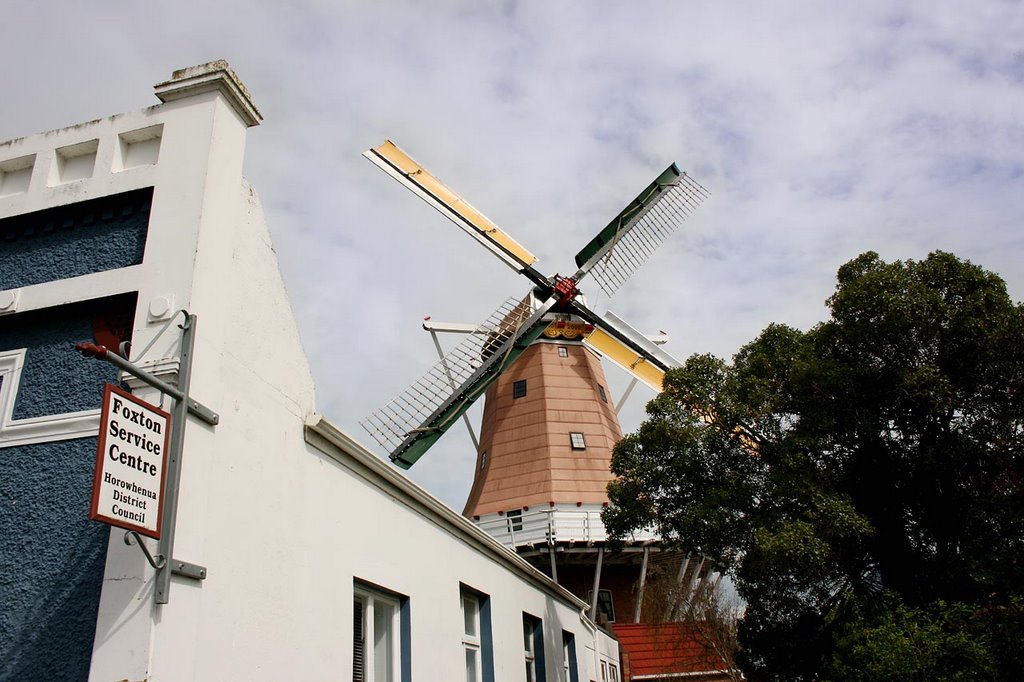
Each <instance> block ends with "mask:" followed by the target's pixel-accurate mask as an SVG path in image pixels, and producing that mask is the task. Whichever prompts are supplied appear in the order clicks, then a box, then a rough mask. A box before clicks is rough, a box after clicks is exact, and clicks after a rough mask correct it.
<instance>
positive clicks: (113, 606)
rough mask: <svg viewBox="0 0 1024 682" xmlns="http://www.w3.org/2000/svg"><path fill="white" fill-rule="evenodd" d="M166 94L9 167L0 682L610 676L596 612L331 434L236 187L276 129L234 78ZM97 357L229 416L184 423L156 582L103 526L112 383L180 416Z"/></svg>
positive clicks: (39, 141) (203, 72)
mask: <svg viewBox="0 0 1024 682" xmlns="http://www.w3.org/2000/svg"><path fill="white" fill-rule="evenodd" d="M156 94H157V96H158V98H159V99H160V100H161V103H160V104H158V105H156V106H153V107H150V108H147V109H143V110H141V111H136V112H132V113H128V114H121V115H116V116H111V117H108V118H104V119H101V120H97V121H92V122H89V123H83V124H81V125H77V126H72V127H69V128H65V129H62V130H57V131H51V132H49V133H43V134H39V135H33V136H29V137H25V138H20V139H17V140H13V141H10V142H6V143H2V144H0V235H2V238H3V243H2V245H0V564H2V570H0V575H2V578H0V603H2V604H4V608H3V610H2V612H0V679H18V680H20V679H47V680H65V679H66V680H85V679H90V680H97V681H104V682H109V681H113V680H142V679H145V680H150V681H159V680H172V681H178V680H213V679H216V680H225V679H227V680H230V679H239V680H241V679H245V680H281V679H328V678H340V679H348V674H349V670H351V671H352V676H353V677H352V679H354V680H359V679H366V680H404V681H408V680H412V679H419V680H462V679H466V680H472V681H479V682H486V681H489V680H498V681H501V680H524V679H537V680H571V681H573V682H577V681H586V680H598V679H600V677H599V675H600V670H601V669H602V665H603V666H604V667H605V668H607V667H608V666H609V665H616V666H617V665H618V649H617V643H616V642H615V641H614V639H613V638H611V637H610V636H608V634H607V633H605V632H604V631H603V630H601V629H600V628H597V627H595V625H594V624H593V622H591V620H590V619H589V618H588V616H587V604H586V603H585V602H584V601H583V600H580V599H578V598H577V597H575V596H573V595H572V594H571V593H570V592H569V591H568V590H566V589H564V588H562V587H560V586H559V585H558V584H557V583H556V582H554V581H552V580H550V579H549V578H548V577H547V576H545V575H544V574H543V573H542V572H541V571H539V570H537V569H536V568H534V567H533V566H531V565H530V564H529V563H528V562H527V561H525V560H523V559H522V558H521V557H519V556H517V555H516V554H515V553H514V552H512V551H510V550H509V549H507V548H506V547H505V546H503V545H502V544H501V543H500V542H498V541H496V540H495V539H494V538H492V537H491V536H489V535H488V534H487V533H485V532H483V531H481V530H480V529H479V528H477V527H476V526H475V525H474V524H472V523H471V522H470V521H469V520H467V519H464V518H463V517H462V516H460V515H459V514H457V513H456V512H454V511H452V510H450V509H448V508H447V507H445V506H444V505H443V504H441V503H440V502H438V501H437V500H436V499H435V498H433V497H432V496H431V495H429V494H428V493H426V492H425V491H423V490H422V489H420V488H419V487H417V486H416V485H415V484H413V483H411V482H410V481H409V480H407V479H406V478H404V477H403V476H401V475H400V474H399V473H398V472H397V471H396V470H395V469H393V468H392V467H391V466H389V465H387V464H385V463H384V462H382V461H381V460H380V459H379V458H377V457H376V456H374V455H373V454H372V453H371V452H370V451H368V450H367V449H366V448H364V447H363V446H362V445H360V444H359V443H357V442H356V441H354V440H352V439H351V438H350V437H349V436H348V435H346V434H345V433H343V432H342V431H340V430H339V429H338V428H337V427H335V426H334V425H332V424H331V423H330V421H328V420H327V419H326V418H324V417H322V416H320V415H318V414H317V413H316V411H315V396H314V389H313V379H312V377H311V376H310V371H309V367H308V364H307V362H306V360H305V356H304V355H303V352H302V347H301V344H300V342H299V337H298V333H297V330H296V327H295V323H294V320H293V317H292V314H291V310H290V307H289V304H288V300H287V297H286V294H285V290H284V287H283V284H282V281H281V278H280V274H279V272H278V269H277V263H276V259H275V256H274V252H273V249H272V246H271V241H270V237H269V233H268V232H267V229H266V226H265V223H264V220H263V214H262V210H261V208H260V204H259V200H258V198H257V195H256V193H255V191H254V190H253V189H252V187H250V186H249V185H248V184H247V183H246V182H245V181H244V179H243V178H242V161H243V157H244V151H245V144H246V133H247V130H248V129H249V128H251V127H253V126H255V125H258V124H259V123H260V121H261V116H260V114H259V111H258V110H257V108H256V107H255V105H254V104H253V100H252V98H251V97H250V95H249V93H248V91H247V90H246V88H245V86H244V85H243V84H242V83H241V81H240V80H239V79H238V78H237V77H236V76H235V74H234V73H233V72H232V71H231V70H230V69H229V68H228V66H227V65H226V64H225V63H223V62H213V63H210V64H205V65H201V66H198V67H192V68H190V69H183V70H181V71H177V72H175V73H174V75H173V77H172V78H171V79H170V80H168V81H166V82H164V83H161V84H159V85H157V86H156ZM182 311H187V313H188V314H191V315H194V316H195V324H194V325H192V326H191V327H190V329H189V333H190V334H191V338H192V340H193V342H194V347H193V348H192V349H191V351H190V352H188V353H185V352H183V350H184V349H185V348H186V346H185V345H184V344H183V338H184V335H185V332H184V331H183V330H182V329H181V325H182V323H183V322H184V321H185V320H186V319H187V318H186V316H185V313H183V312H182ZM82 341H88V342H92V343H96V344H101V345H103V346H105V347H106V348H108V349H109V350H110V351H115V350H116V349H119V348H121V349H123V353H124V355H126V356H127V357H128V358H129V360H130V361H131V362H132V363H134V364H135V365H136V366H138V367H140V368H142V369H144V370H145V371H146V372H148V373H150V374H151V375H153V376H155V377H157V378H158V379H160V380H162V381H165V382H167V383H169V384H171V385H174V384H176V383H177V382H178V381H179V380H181V379H182V378H183V377H184V376H186V375H189V369H190V382H189V395H190V397H191V398H192V399H194V400H195V401H198V402H199V403H201V404H202V405H203V406H205V407H206V408H208V409H209V410H211V411H212V412H214V413H216V416H217V420H216V421H217V423H216V424H209V423H206V422H204V421H202V420H199V419H196V418H194V417H190V418H189V419H188V420H187V426H186V429H185V431H184V445H183V450H182V454H181V457H180V462H179V464H180V484H179V485H178V486H177V505H176V510H175V513H176V522H175V523H174V524H173V528H174V533H173V538H174V544H173V547H172V549H171V551H170V554H171V555H170V556H166V557H164V559H165V560H166V561H167V562H168V563H167V564H166V565H165V566H164V567H163V568H158V569H157V568H154V567H153V565H152V564H151V562H150V561H149V560H148V559H147V556H146V554H145V553H143V552H142V551H141V548H140V546H139V544H138V543H139V542H142V543H144V546H145V547H146V548H147V549H148V551H149V553H150V554H151V555H155V554H159V552H160V550H161V548H166V547H167V545H166V544H165V543H166V542H167V538H166V535H165V538H164V539H163V540H162V541H161V543H160V544H158V543H157V542H156V541H154V540H151V539H145V538H141V537H138V536H134V537H133V536H130V535H126V533H125V531H124V530H122V529H120V528H111V527H109V526H107V525H104V524H101V523H98V522H95V521H89V520H88V519H87V516H88V512H89V502H90V492H91V483H92V477H93V473H94V466H95V461H96V444H97V434H98V429H99V408H100V401H101V396H102V390H103V386H104V384H105V383H108V382H114V383H122V384H123V385H125V386H127V387H129V388H130V389H131V390H132V392H133V393H134V394H135V395H136V396H138V397H140V398H142V399H144V400H146V401H148V402H149V403H151V404H153V405H157V406H162V407H164V409H169V408H170V407H171V405H172V404H173V403H174V401H173V400H172V399H170V398H168V397H167V396H166V395H163V394H162V393H161V392H160V391H158V390H157V389H155V388H153V387H151V386H150V385H148V384H147V383H145V382H143V381H140V380H138V379H136V378H134V377H133V376H131V375H130V374H126V373H119V371H118V369H117V368H116V367H115V366H113V365H112V364H109V363H106V362H102V361H100V360H97V359H93V358H86V357H83V356H82V355H80V354H78V353H75V352H74V351H73V344H74V343H76V342H82ZM124 342H129V343H130V347H129V346H128V345H124ZM165 513H167V510H166V509H165ZM395 538H401V541H400V542H396V541H395ZM424 557H429V558H430V561H424ZM155 563H156V564H157V565H159V564H160V562H159V557H157V561H156V562H155ZM167 571H172V573H171V574H170V583H169V586H168V587H167V589H166V591H165V592H160V589H161V588H159V584H160V581H161V580H162V579H163V578H164V577H165V576H166V575H168V573H166V572H167ZM158 593H160V594H164V596H165V599H164V601H166V603H157V601H158V599H157V595H158ZM531 675H532V677H531Z"/></svg>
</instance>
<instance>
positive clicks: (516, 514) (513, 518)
mask: <svg viewBox="0 0 1024 682" xmlns="http://www.w3.org/2000/svg"><path fill="white" fill-rule="evenodd" d="M505 518H506V519H508V527H509V530H510V531H512V532H516V531H520V530H522V529H523V510H522V509H510V510H508V511H507V512H505Z"/></svg>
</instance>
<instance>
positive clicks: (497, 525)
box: [475, 507, 657, 549]
mask: <svg viewBox="0 0 1024 682" xmlns="http://www.w3.org/2000/svg"><path fill="white" fill-rule="evenodd" d="M475 523H476V525H477V526H479V527H480V528H481V529H482V530H484V531H486V532H487V533H488V534H489V535H491V536H492V537H493V538H495V539H496V540H497V541H498V542H500V543H502V544H503V545H505V546H506V547H510V548H511V549H516V548H520V547H539V546H548V545H556V544H584V545H589V544H593V543H596V542H602V543H603V542H606V541H607V540H608V531H607V530H606V529H605V527H604V523H603V522H602V521H601V508H600V507H595V508H590V509H578V508H571V509H565V508H559V507H554V508H551V509H538V510H527V511H523V512H522V513H521V514H519V513H515V512H513V513H512V514H508V513H506V514H488V515H486V516H481V517H480V519H479V520H477V521H475ZM656 539H657V536H655V535H654V534H653V533H650V532H646V531H642V532H640V533H635V534H634V535H633V536H632V537H631V540H633V541H649V540H656Z"/></svg>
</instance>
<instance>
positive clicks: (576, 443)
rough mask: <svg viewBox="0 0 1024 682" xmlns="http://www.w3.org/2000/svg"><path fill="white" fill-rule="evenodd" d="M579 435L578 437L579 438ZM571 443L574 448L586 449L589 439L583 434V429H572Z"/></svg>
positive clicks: (570, 434) (570, 433)
mask: <svg viewBox="0 0 1024 682" xmlns="http://www.w3.org/2000/svg"><path fill="white" fill-rule="evenodd" d="M577 436H578V438H577ZM569 445H571V446H572V449H573V450H586V449H587V439H586V436H584V435H583V432H582V431H570V432H569Z"/></svg>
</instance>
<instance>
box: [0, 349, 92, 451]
mask: <svg viewBox="0 0 1024 682" xmlns="http://www.w3.org/2000/svg"><path fill="white" fill-rule="evenodd" d="M25 354H26V349H25V348H17V349H14V350H5V351H0V377H2V380H0V448H10V447H14V446H17V445H32V444H33V443H49V442H51V441H55V440H69V439H71V438H87V437H89V436H96V435H98V434H99V432H100V411H99V410H98V409H96V410H82V411H81V412H67V413H64V414H51V415H46V416H43V417H31V418H28V419H15V418H14V402H15V399H16V398H17V396H18V384H19V383H20V382H21V372H22V370H23V369H24V368H25Z"/></svg>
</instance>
